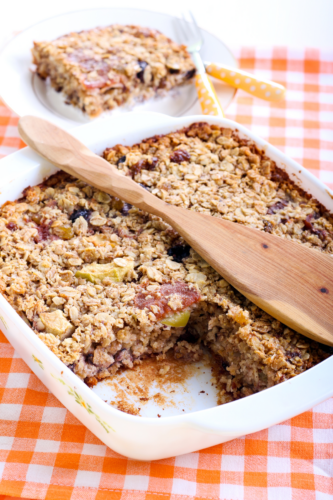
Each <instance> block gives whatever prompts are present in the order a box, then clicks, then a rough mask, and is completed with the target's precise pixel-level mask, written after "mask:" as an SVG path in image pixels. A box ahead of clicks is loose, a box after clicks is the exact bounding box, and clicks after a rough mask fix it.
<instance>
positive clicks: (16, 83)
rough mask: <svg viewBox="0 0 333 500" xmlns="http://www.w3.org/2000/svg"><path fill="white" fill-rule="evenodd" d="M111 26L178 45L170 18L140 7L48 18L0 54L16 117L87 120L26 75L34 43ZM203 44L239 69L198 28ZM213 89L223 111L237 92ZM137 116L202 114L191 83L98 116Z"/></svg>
mask: <svg viewBox="0 0 333 500" xmlns="http://www.w3.org/2000/svg"><path fill="white" fill-rule="evenodd" d="M112 23H120V24H139V25H141V26H147V27H149V28H155V29H158V30H160V31H161V32H162V33H164V34H165V35H167V36H168V37H170V38H171V39H172V40H175V41H177V42H181V39H180V38H179V33H178V31H177V26H176V21H175V18H174V17H173V16H170V15H168V14H161V13H158V12H151V11H145V10H139V9H122V8H115V9H113V8H96V9H89V10H81V11H76V12H70V13H66V14H62V15H60V16H56V17H53V18H51V19H46V20H45V21H42V22H40V23H38V24H35V25H34V26H31V27H30V28H28V29H27V30H25V31H23V32H22V33H20V34H19V35H17V36H16V37H15V38H13V39H12V40H11V41H10V42H9V43H8V44H7V45H6V46H5V48H4V49H3V51H2V52H1V53H0V67H1V74H2V78H1V79H0V96H1V97H2V99H3V100H4V102H5V103H6V104H7V106H9V107H10V108H11V109H12V110H13V111H15V113H17V114H18V115H19V116H24V115H35V116H41V117H42V118H45V119H47V120H50V121H53V122H54V123H57V124H58V125H60V126H62V127H63V128H66V129H70V128H73V127H75V126H78V125H82V124H83V123H88V122H89V121H90V119H89V117H87V116H86V115H85V114H84V113H83V112H82V111H81V110H79V109H76V108H74V107H73V106H68V105H66V104H65V99H64V96H63V95H62V94H61V93H57V92H56V91H55V90H54V89H53V88H51V86H50V84H48V83H46V82H45V81H42V80H41V79H40V78H39V77H38V76H37V75H35V74H33V73H32V72H31V71H30V67H31V62H32V59H31V52H30V49H31V48H32V46H33V41H43V40H54V39H55V38H57V37H59V36H61V35H64V34H66V33H69V32H71V31H81V30H86V29H90V28H95V27H96V26H106V25H108V24H112ZM202 36H203V39H204V44H203V47H202V50H201V55H202V57H203V59H204V60H210V61H216V62H219V63H222V64H226V65H228V66H237V61H236V60H235V58H234V56H233V55H232V53H231V52H230V51H229V49H228V48H227V47H226V46H225V45H224V43H223V42H222V41H221V40H219V39H218V38H217V37H216V36H215V35H212V34H211V33H209V32H208V31H205V30H202ZM214 82H215V88H216V91H217V94H218V97H219V99H220V102H221V104H222V107H223V108H224V109H226V108H227V106H228V105H229V104H230V102H231V100H232V98H233V97H234V95H235V92H236V90H235V89H234V88H232V87H228V86H227V85H224V84H223V83H222V82H219V81H218V80H216V81H214ZM129 109H130V110H133V111H135V112H142V111H145V112H146V111H154V112H159V113H165V114H167V115H170V116H183V115H185V114H195V113H200V112H201V111H200V106H199V103H198V101H197V93H196V89H195V87H194V85H193V84H188V85H186V86H184V87H180V88H178V89H174V91H172V93H170V94H168V95H167V96H165V97H164V98H157V99H152V100H150V101H148V102H146V103H143V104H139V105H136V106H135V107H134V108H128V107H123V108H119V109H116V110H114V111H109V112H106V113H104V114H103V115H101V116H100V117H98V118H96V119H95V120H103V119H105V118H106V117H107V116H110V114H112V115H119V114H122V113H124V112H127V111H128V110H129Z"/></svg>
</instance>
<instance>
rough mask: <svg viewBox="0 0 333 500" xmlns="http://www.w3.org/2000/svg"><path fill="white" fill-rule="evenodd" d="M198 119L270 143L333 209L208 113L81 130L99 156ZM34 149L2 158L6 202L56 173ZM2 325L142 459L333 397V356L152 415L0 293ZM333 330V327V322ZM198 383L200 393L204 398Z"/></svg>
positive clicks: (327, 196)
mask: <svg viewBox="0 0 333 500" xmlns="http://www.w3.org/2000/svg"><path fill="white" fill-rule="evenodd" d="M196 121H207V122H208V123H211V124H218V125H221V126H225V127H230V128H232V129H238V131H239V134H240V135H241V136H243V137H247V138H251V139H252V140H254V141H255V142H256V143H257V145H258V146H259V147H260V148H262V149H265V151H266V154H267V155H268V156H270V157H271V158H272V159H273V160H275V161H276V162H277V164H278V165H279V166H280V167H282V168H284V169H285V170H286V171H287V173H288V174H289V175H290V176H291V178H292V179H293V180H295V181H296V182H298V183H299V185H300V186H302V187H303V188H304V189H305V190H306V191H307V192H309V193H311V194H312V195H313V196H314V197H315V198H317V199H318V200H319V201H320V202H321V203H322V204H323V205H324V206H326V207H327V208H328V209H329V210H331V211H333V196H332V192H331V191H330V190H329V189H328V188H327V187H326V186H325V185H324V184H322V183H321V182H320V181H318V180H317V179H316V178H315V177H314V176H313V175H311V174H310V173H309V172H307V171H306V170H305V169H304V168H303V167H301V166H300V165H298V164H297V163H296V162H294V161H293V160H291V159H290V158H288V157H287V156H285V155H284V154H283V153H281V152H280V151H278V150H277V149H276V148H274V147H273V146H271V145H269V144H268V143H266V142H265V141H263V140H262V139H260V138H259V137H257V136H256V135H255V134H253V133H250V132H249V131H248V130H247V129H245V128H244V127H242V126H241V125H238V124H237V123H235V122H233V121H230V120H226V119H221V118H217V117H208V116H205V117H203V116H189V117H182V118H171V117H168V116H165V115H160V114H141V115H139V114H126V115H123V116H119V117H116V118H109V119H106V120H105V121H104V120H103V121H97V122H91V123H89V124H88V125H84V126H83V127H80V128H78V129H76V130H75V132H74V134H75V135H76V136H77V137H78V138H79V139H80V140H82V141H83V142H84V143H85V144H86V145H87V146H89V147H90V148H91V149H92V150H93V151H94V152H95V153H98V154H100V153H101V152H102V151H103V150H104V148H106V147H110V146H113V145H115V144H117V143H122V144H129V145H130V144H133V143H136V142H138V141H140V140H142V139H144V138H146V137H150V136H152V135H155V134H164V133H168V132H170V131H173V130H177V129H179V128H181V127H184V126H187V125H189V124H191V123H193V122H196ZM55 170H56V169H55V167H53V166H52V165H50V164H49V163H47V162H46V161H44V160H42V159H41V158H40V157H39V156H37V155H36V154H35V153H34V152H33V151H31V150H30V149H29V148H26V149H24V150H22V151H19V152H17V153H15V154H12V155H10V156H8V157H6V158H4V159H2V160H1V161H0V173H1V181H0V191H1V194H0V203H1V204H2V203H4V202H5V201H7V200H12V201H13V200H15V199H17V198H19V197H20V195H21V193H22V190H23V189H24V188H25V187H27V186H28V185H34V184H37V183H39V182H41V181H42V180H43V178H45V177H47V176H49V175H51V174H52V173H54V172H55ZM0 327H1V329H2V330H3V332H4V333H5V335H6V336H7V338H8V340H9V341H10V342H11V344H12V345H13V346H14V348H15V349H16V350H17V351H18V353H19V354H20V356H22V358H23V359H24V361H25V362H26V363H27V364H28V365H29V367H30V368H31V369H32V370H33V371H34V373H35V374H36V375H37V376H38V377H39V378H40V379H41V381H42V382H43V383H44V384H45V385H46V386H47V387H48V388H49V390H50V391H52V392H53V394H54V395H55V396H56V397H57V398H58V399H59V400H60V401H61V402H62V403H63V404H64V405H65V406H66V407H67V408H68V409H69V410H70V411H71V412H72V413H73V414H74V415H75V416H76V417H77V418H78V419H79V420H80V421H81V422H82V423H83V424H84V425H86V426H87V427H88V428H89V429H90V430H91V432H93V433H94V434H95V435H96V436H97V437H98V438H99V439H101V440H102V441H103V442H104V443H105V444H106V445H107V446H109V447H110V448H112V449H113V450H115V451H117V452H118V453H121V454H122V455H125V456H127V457H131V458H135V459H139V460H154V459H162V458H166V457H170V456H175V455H180V454H183V453H189V452H191V451H195V450H198V449H201V448H206V447H208V446H212V445H216V444H219V443H222V442H224V441H228V440H230V439H233V438H236V437H238V436H242V435H244V434H248V433H252V432H255V431H258V430H261V429H264V428H266V427H269V426H271V425H273V424H276V423H278V422H281V421H283V420H286V419H288V418H291V417H293V416H295V415H296V414H298V413H301V412H303V411H305V410H308V409H309V408H311V407H312V406H314V405H316V404H317V403H320V402H321V401H323V400H324V399H326V398H328V397H330V396H332V395H333V384H332V380H333V356H332V357H330V358H328V359H327V360H326V361H324V362H322V363H320V364H319V365H317V366H315V367H314V368H311V369H310V370H308V371H307V372H305V373H303V374H302V375H298V376H297V377H295V378H293V379H291V380H288V381H286V382H283V383H281V384H280V385H277V386H275V387H272V388H270V389H267V390H265V391H263V392H261V393H259V394H255V395H253V396H249V397H247V398H245V399H242V400H239V401H235V402H232V403H229V404H226V405H224V406H215V407H212V408H209V409H205V410H202V411H195V412H192V413H182V414H180V415H177V416H171V417H163V418H152V417H151V418H148V417H139V416H133V415H128V414H125V413H122V412H120V411H118V410H116V409H115V408H113V407H112V406H109V405H108V404H106V403H105V402H104V401H103V400H102V399H101V398H100V397H99V396H98V395H97V394H96V393H95V392H94V391H92V390H91V389H89V388H88V387H87V386H86V385H85V384H84V383H83V382H82V381H81V380H80V379H78V378H77V377H76V375H74V374H73V373H72V372H71V371H70V370H69V369H68V368H67V367H65V366H64V365H63V364H62V363H61V361H60V360H59V359H58V358H57V357H56V356H55V355H54V354H53V353H52V352H50V351H49V350H48V348H47V347H46V346H45V345H44V344H43V343H42V342H41V341H40V340H39V339H38V338H37V337H36V336H35V334H34V333H33V331H32V330H31V329H30V328H29V327H28V326H27V325H26V324H25V323H24V321H23V320H22V319H21V318H20V317H19V316H18V315H17V313H16V312H15V311H14V309H13V308H12V307H11V306H10V305H9V304H8V303H7V301H6V300H5V299H4V298H3V297H2V296H0ZM332 328H333V326H332ZM191 387H193V394H192V397H193V398H198V392H197V388H196V387H195V384H192V385H191Z"/></svg>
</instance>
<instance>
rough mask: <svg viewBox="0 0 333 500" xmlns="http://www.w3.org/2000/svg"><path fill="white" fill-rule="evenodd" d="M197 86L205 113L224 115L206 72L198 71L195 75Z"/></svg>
mask: <svg viewBox="0 0 333 500" xmlns="http://www.w3.org/2000/svg"><path fill="white" fill-rule="evenodd" d="M195 86H196V88H197V92H198V98H199V102H200V106H201V110H202V113H203V114H204V115H213V116H222V117H224V113H223V109H222V107H221V104H220V102H219V100H218V97H217V95H216V92H215V89H214V87H213V84H212V82H211V79H210V78H209V76H208V75H206V74H205V73H197V74H196V76H195Z"/></svg>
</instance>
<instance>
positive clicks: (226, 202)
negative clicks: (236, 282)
mask: <svg viewBox="0 0 333 500" xmlns="http://www.w3.org/2000/svg"><path fill="white" fill-rule="evenodd" d="M104 157H105V158H106V159H107V160H108V161H109V162H110V163H111V164H113V165H115V166H116V167H117V168H118V169H119V170H121V171H122V172H124V173H125V174H126V175H129V176H131V177H132V178H133V179H134V180H135V181H136V182H138V183H140V184H141V185H142V186H143V187H145V188H146V189H148V190H149V191H150V192H152V193H153V194H154V195H156V196H158V197H160V198H162V199H163V200H165V201H166V202H168V203H172V204H174V205H178V206H182V207H185V208H188V209H190V210H196V211H200V212H205V213H208V214H211V215H212V216H214V217H223V218H226V219H228V220H232V221H235V222H237V223H240V224H245V225H250V226H252V227H255V228H257V229H258V230H261V231H267V232H270V233H273V234H276V235H278V236H280V237H282V238H287V239H290V240H294V241H295V242H297V243H299V244H303V245H306V246H308V247H310V248H313V249H314V251H321V252H325V253H328V254H332V253H333V238H332V235H333V227H332V222H333V219H332V216H331V214H329V213H328V212H327V210H326V209H325V208H324V207H323V206H322V205H320V204H319V203H318V202H317V201H316V200H314V199H313V198H311V197H310V196H309V195H307V194H306V193H304V192H303V191H302V190H301V189H300V188H298V187H297V186H296V185H295V184H294V183H293V182H292V181H291V180H290V179H289V178H288V176H287V175H286V174H285V173H284V172H283V171H282V170H280V169H279V168H277V166H276V165H275V163H274V162H273V161H271V160H270V159H269V158H267V157H266V156H265V154H264V153H263V152H262V151H259V150H258V149H257V147H256V146H255V144H254V143H252V142H250V141H246V140H243V139H240V138H239V137H238V136H237V134H236V133H234V132H232V131H231V130H230V129H223V128H220V127H218V126H215V125H208V124H205V123H195V124H193V125H191V126H190V127H188V128H185V129H183V130H180V131H177V132H173V133H170V134H168V135H165V136H156V137H153V138H150V139H147V140H144V141H142V142H141V143H140V144H136V145H134V146H132V147H128V146H122V145H117V146H115V147H112V148H109V149H107V150H106V151H105V152H104ZM0 236H1V256H0V257H1V268H0V288H1V292H2V293H3V295H4V297H5V298H6V299H7V300H8V301H9V303H10V304H11V305H12V306H13V307H14V308H15V309H16V311H17V312H18V314H20V315H21V317H22V318H23V319H24V320H25V321H26V322H27V323H28V324H29V325H30V326H31V328H32V329H33V331H34V332H35V333H36V335H37V336H38V337H39V338H40V339H41V340H42V341H43V342H44V343H45V344H46V345H47V346H48V347H49V348H50V349H51V350H52V351H53V352H54V353H55V354H56V355H57V356H58V357H59V359H61V360H62V361H63V362H64V363H65V364H66V365H67V366H68V367H69V368H70V369H71V370H73V371H74V373H76V374H77V375H78V376H79V377H80V378H81V379H83V380H85V381H86V383H88V384H89V385H94V384H95V383H97V381H98V380H101V379H103V378H106V377H110V376H112V375H113V374H114V373H116V371H117V370H118V369H119V368H120V367H128V368H132V367H133V366H134V365H135V364H138V363H140V362H141V360H142V359H144V358H145V357H148V356H157V358H158V359H160V360H161V362H162V365H163V359H164V358H165V355H166V353H170V352H172V351H173V352H174V356H175V358H176V359H183V360H184V362H187V361H188V362H191V361H196V360H198V359H200V356H201V354H202V346H207V347H208V348H209V349H210V350H211V351H212V352H213V353H214V356H215V357H216V360H217V362H218V363H219V367H220V371H219V377H218V384H219V389H220V401H221V403H226V402H229V401H232V400H234V399H237V398H241V397H244V396H247V395H249V394H253V393H255V392H258V391H261V390H263V389H265V388H267V387H271V386H273V385H275V384H278V383H280V382H282V381H284V380H287V379H289V378H291V377H294V376H295V375H297V374H299V373H302V372H304V371H305V370H307V369H308V368H311V367H312V366H314V365H315V364H317V363H319V362H320V361H322V360H324V359H325V358H326V357H327V356H328V355H329V354H328V349H327V348H326V347H325V346H322V345H321V344H318V343H316V342H314V341H312V340H310V339H307V338H305V337H303V336H302V335H300V334H298V333H296V332H294V331H292V330H291V329H290V328H288V327H286V326H285V325H283V324H281V323H280V322H279V321H277V320H275V319H274V318H272V317H271V316H269V315H268V314H267V313H265V312H263V311H262V310H260V309H259V308H258V307H257V306H255V305H254V304H252V303H251V302H250V301H249V300H248V299H246V298H245V297H243V296H242V295H241V294H240V293H238V292H237V291H236V290H235V289H233V287H232V286H230V285H229V284H228V283H227V282H226V281H225V280H224V279H223V278H221V276H219V275H218V273H217V272H216V271H214V269H212V268H211V267H210V266H209V265H208V264H207V263H206V262H205V261H204V260H203V259H202V258H201V257H200V256H199V255H198V254H197V253H196V252H195V251H194V250H193V249H191V248H190V247H189V246H188V245H187V244H186V243H185V242H184V241H183V239H182V238H181V237H180V236H179V235H178V234H177V233H176V232H175V231H174V230H173V229H172V228H171V227H170V226H169V225H168V224H166V223H165V222H164V221H163V220H161V219H160V218H158V217H156V216H153V215H149V214H147V213H144V212H142V211H141V210H139V209H137V208H135V207H133V206H131V205H128V204H127V203H124V202H122V201H121V200H119V199H117V198H114V197H111V196H110V195H108V194H106V193H104V192H102V191H99V190H97V189H95V188H93V187H91V186H89V185H87V184H85V183H84V182H82V181H79V180H76V179H74V178H72V177H70V176H69V175H67V174H65V173H63V172H59V173H57V174H56V175H55V176H52V177H51V178H49V179H48V180H46V181H45V182H44V183H43V184H41V185H39V186H34V187H29V188H27V189H26V190H25V191H24V193H23V197H22V198H21V199H20V200H18V201H16V202H8V203H6V204H5V205H4V206H3V207H2V209H1V213H0Z"/></svg>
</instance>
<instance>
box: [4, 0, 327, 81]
mask: <svg viewBox="0 0 333 500" xmlns="http://www.w3.org/2000/svg"><path fill="white" fill-rule="evenodd" d="M0 6H1V15H0V44H1V42H3V41H4V40H5V39H6V38H8V36H10V34H11V33H12V32H13V31H20V30H22V29H24V28H26V27H28V26H30V25H31V24H35V23H36V22H38V21H40V20H42V19H45V18H47V17H52V16H55V15H57V14H61V13H63V12H66V11H67V12H69V11H72V10H77V9H84V8H91V7H93V6H96V7H107V6H108V7H112V6H114V7H137V8H142V9H148V10H155V11H161V12H167V13H171V14H175V15H177V14H179V13H180V12H181V11H182V10H184V9H187V8H191V9H192V11H193V12H194V14H195V15H196V17H197V19H198V21H199V23H200V25H201V26H202V27H203V28H206V29H208V30H209V31H211V32H213V33H215V34H216V35H218V36H219V37H220V38H222V39H223V40H224V42H225V43H226V44H227V45H229V47H230V48H233V47H240V46H245V45H248V46H256V47H269V46H272V45H275V46H289V47H294V48H304V47H314V48H320V49H326V50H330V49H332V48H333V34H332V31H333V30H332V22H333V0H165V1H162V0H140V1H138V0H93V1H92V0H0ZM0 75H1V68H0Z"/></svg>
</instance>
